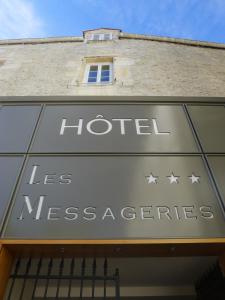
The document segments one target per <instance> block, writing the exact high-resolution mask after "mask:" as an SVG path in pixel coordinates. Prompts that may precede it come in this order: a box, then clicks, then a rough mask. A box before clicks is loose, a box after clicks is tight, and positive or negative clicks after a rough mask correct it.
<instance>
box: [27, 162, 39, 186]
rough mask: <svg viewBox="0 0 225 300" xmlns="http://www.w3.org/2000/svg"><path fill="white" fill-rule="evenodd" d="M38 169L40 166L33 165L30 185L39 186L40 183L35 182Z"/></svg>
mask: <svg viewBox="0 0 225 300" xmlns="http://www.w3.org/2000/svg"><path fill="white" fill-rule="evenodd" d="M37 167H39V166H38V165H33V169H32V172H31V176H30V180H29V183H28V184H39V182H34V178H35V174H36V171H37Z"/></svg>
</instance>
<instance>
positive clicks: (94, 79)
mask: <svg viewBox="0 0 225 300" xmlns="http://www.w3.org/2000/svg"><path fill="white" fill-rule="evenodd" d="M96 81H97V77H89V78H88V82H96Z"/></svg>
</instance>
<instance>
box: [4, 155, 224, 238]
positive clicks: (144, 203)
mask: <svg viewBox="0 0 225 300" xmlns="http://www.w3.org/2000/svg"><path fill="white" fill-rule="evenodd" d="M224 236H225V219H224V215H223V213H222V210H221V208H220V204H219V202H218V199H217V198H216V196H215V194H214V190H213V188H212V187H211V184H210V180H209V178H208V176H207V172H206V170H205V167H204V164H203V162H202V159H201V157H200V156H161V157H156V156H148V157H146V156H127V157H125V156H105V157H100V156H81V157H79V156H64V157H63V156H58V157H57V156H55V157H48V156H45V157H43V156H42V157H38V156H32V157H30V158H29V159H28V161H27V165H26V168H25V172H24V174H23V177H22V181H21V185H20V188H19V189H18V191H17V195H16V196H15V199H14V206H13V208H12V211H11V214H10V216H9V218H8V222H7V226H6V227H5V230H4V238H19V239H20V238H21V239H23V238H26V239H131V238H133V239H139V238H140V239H141V238H183V237H186V238H188V237H196V238H197V237H199V238H201V237H202V238H207V237H224Z"/></svg>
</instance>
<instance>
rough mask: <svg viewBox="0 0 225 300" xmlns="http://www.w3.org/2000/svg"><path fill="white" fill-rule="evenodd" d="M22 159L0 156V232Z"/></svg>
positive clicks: (19, 157) (20, 157)
mask: <svg viewBox="0 0 225 300" xmlns="http://www.w3.org/2000/svg"><path fill="white" fill-rule="evenodd" d="M23 159H24V158H23V157H22V156H0V231H1V227H2V223H3V218H4V215H5V213H6V210H7V208H8V206H9V204H10V201H11V197H12V193H13V191H14V188H15V184H16V180H17V178H18V176H19V172H20V169H21V167H22V163H23Z"/></svg>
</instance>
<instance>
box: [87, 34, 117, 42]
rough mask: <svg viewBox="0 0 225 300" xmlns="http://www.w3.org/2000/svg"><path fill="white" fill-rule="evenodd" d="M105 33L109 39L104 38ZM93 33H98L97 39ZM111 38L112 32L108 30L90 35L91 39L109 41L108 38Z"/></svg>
mask: <svg viewBox="0 0 225 300" xmlns="http://www.w3.org/2000/svg"><path fill="white" fill-rule="evenodd" d="M106 34H107V35H109V39H105V35H106ZM95 35H98V36H99V39H95V38H94V36H95ZM112 38H113V34H112V32H109V33H92V36H91V40H92V41H110V40H112Z"/></svg>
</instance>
